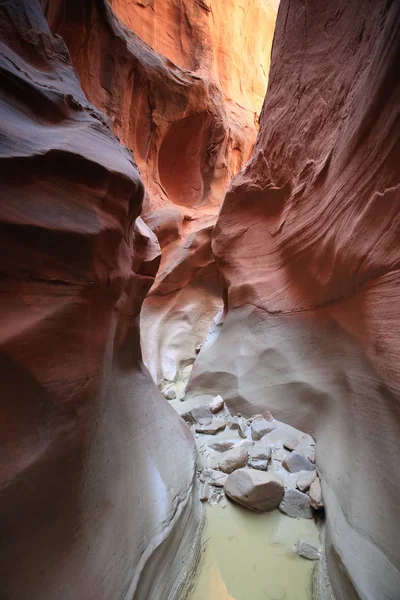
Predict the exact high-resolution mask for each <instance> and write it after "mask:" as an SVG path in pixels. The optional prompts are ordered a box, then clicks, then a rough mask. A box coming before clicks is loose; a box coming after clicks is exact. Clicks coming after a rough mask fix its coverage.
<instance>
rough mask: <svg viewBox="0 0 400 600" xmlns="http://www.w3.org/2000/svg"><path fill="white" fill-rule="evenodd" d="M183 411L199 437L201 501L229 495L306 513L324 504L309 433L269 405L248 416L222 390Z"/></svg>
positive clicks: (264, 507) (255, 505)
mask: <svg viewBox="0 0 400 600" xmlns="http://www.w3.org/2000/svg"><path fill="white" fill-rule="evenodd" d="M182 417H183V418H184V419H185V420H186V421H187V423H188V424H189V425H190V426H191V427H192V430H193V431H194V433H195V435H196V437H197V438H198V446H199V451H200V453H201V461H202V464H201V465H200V466H201V468H200V469H199V479H200V482H201V485H200V499H201V500H202V501H209V502H210V503H211V504H214V503H216V502H220V501H221V500H222V499H223V498H224V496H225V495H226V496H227V497H228V498H230V499H231V500H233V501H234V502H237V503H238V504H240V505H241V506H244V507H246V508H248V509H250V510H253V511H257V512H267V511H271V510H274V509H276V508H278V509H279V510H280V511H281V512H282V513H284V514H285V515H288V516H289V517H293V518H305V519H311V518H312V517H313V514H314V511H319V510H321V509H323V507H324V504H323V500H322V492H321V485H320V480H319V477H318V473H317V469H316V466H315V442H314V440H313V438H312V437H311V436H310V435H308V434H306V433H303V432H302V431H299V430H298V429H295V428H293V427H291V426H290V425H287V424H285V423H282V422H280V421H277V420H276V419H274V418H273V416H272V415H271V413H270V412H269V411H267V412H265V413H264V414H263V415H254V416H252V417H250V418H249V419H246V418H244V417H243V416H242V415H240V414H238V415H235V416H232V415H230V413H229V411H228V410H227V408H226V406H225V404H224V401H223V399H222V398H221V396H216V397H215V398H213V399H212V401H211V402H210V404H209V405H207V406H206V405H200V406H196V407H194V408H192V409H191V410H190V411H188V412H186V413H184V414H183V415H182ZM227 434H228V435H229V437H227ZM207 436H213V437H212V438H208V437H207ZM199 438H201V439H199ZM215 438H217V439H215ZM204 442H205V443H204ZM299 553H300V552H299ZM305 553H306V552H305Z"/></svg>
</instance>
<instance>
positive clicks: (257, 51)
mask: <svg viewBox="0 0 400 600" xmlns="http://www.w3.org/2000/svg"><path fill="white" fill-rule="evenodd" d="M110 5H111V6H112V8H113V10H114V11H115V13H116V15H117V16H118V17H119V18H120V19H121V21H122V22H123V23H124V24H125V25H126V26H127V27H129V28H130V29H131V30H132V31H134V32H135V33H136V34H137V35H138V36H139V37H140V38H141V39H142V40H143V41H144V42H146V44H148V45H149V46H151V47H152V48H154V50H156V51H157V52H159V53H160V54H162V55H163V56H165V57H166V58H168V59H169V60H171V61H172V62H174V63H175V64H176V65H178V66H180V67H183V68H185V69H188V70H190V71H194V72H198V73H200V74H201V75H202V76H203V77H209V78H210V79H211V80H212V81H213V82H214V83H216V84H218V85H220V86H221V89H222V91H223V93H224V95H225V97H226V98H227V99H229V100H231V101H233V102H235V103H237V104H239V105H240V106H242V107H243V108H246V109H247V110H249V111H252V112H253V113H254V112H256V113H257V114H258V113H259V112H260V110H261V106H262V103H263V102H264V97H265V90H266V87H267V83H268V72H269V63H270V54H271V46H272V39H273V35H274V29H275V19H276V13H277V10H278V5H279V1H278V0H224V1H223V2H221V0H195V1H193V2H191V1H189V0H169V1H165V0H146V1H143V0H128V1H127V0H110Z"/></svg>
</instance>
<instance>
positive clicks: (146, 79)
mask: <svg viewBox="0 0 400 600" xmlns="http://www.w3.org/2000/svg"><path fill="white" fill-rule="evenodd" d="M110 5H111V6H112V8H113V9H114V10H115V12H116V15H117V16H118V17H119V18H120V19H121V20H122V22H123V23H125V24H126V25H127V26H128V27H129V29H127V28H126V27H125V28H124V27H123V26H122V24H121V23H120V22H119V21H118V19H117V18H116V17H115V16H114V14H113V13H112V11H111V10H110V8H109V6H108V4H107V2H105V0H102V1H101V2H98V3H95V4H93V2H91V1H89V0H86V1H85V2H82V3H80V4H79V5H77V4H76V2H74V1H72V0H67V1H65V2H58V3H52V4H51V5H50V4H49V5H48V7H47V10H46V15H47V18H48V20H49V23H50V26H51V28H52V30H53V31H54V32H58V33H60V34H61V35H62V36H63V38H64V39H65V41H66V43H67V45H68V48H69V51H70V53H71V58H72V62H73V64H74V66H75V67H76V69H77V70H78V72H79V75H80V78H81V82H82V87H83V89H84V91H85V93H86V94H87V96H88V98H89V99H90V100H91V102H93V104H95V105H96V106H97V107H98V108H100V109H101V110H102V111H103V112H104V113H105V114H106V115H108V117H109V118H110V121H111V125H112V128H113V130H114V132H115V133H116V135H117V136H118V137H119V139H120V141H121V142H122V143H123V144H125V145H126V146H128V147H129V148H130V149H131V150H132V151H133V153H134V156H135V159H136V160H137V164H138V168H139V171H140V173H141V176H142V178H143V181H144V183H145V188H146V194H145V200H144V205H143V210H142V217H143V219H144V220H145V222H146V223H147V224H148V225H149V226H150V228H151V229H152V230H153V231H154V232H155V233H156V235H157V237H158V239H159V242H160V245H161V249H162V258H161V267H160V270H159V272H158V274H157V277H156V282H155V285H154V286H153V288H152V290H151V292H150V294H149V296H148V298H147V299H146V301H145V304H144V309H143V311H142V315H141V318H142V324H143V326H142V339H143V348H144V357H145V362H146V364H147V365H148V367H149V369H150V371H151V373H152V376H153V378H154V379H155V380H156V382H157V383H158V384H159V385H160V386H162V385H163V384H165V383H166V382H167V385H170V384H171V383H172V382H175V381H178V380H180V379H181V377H182V371H183V369H184V368H185V367H186V366H187V365H188V363H190V362H193V360H194V358H195V356H196V352H195V349H196V347H198V346H199V344H200V343H201V342H202V341H203V339H204V337H205V335H206V333H207V330H208V327H209V323H210V321H211V319H212V317H213V316H214V315H215V314H216V313H217V312H218V310H219V309H220V307H221V304H222V299H221V287H220V282H219V276H218V272H217V269H216V267H215V264H214V258H213V255H212V252H211V231H212V228H213V225H214V224H215V221H216V218H217V213H218V210H219V206H220V203H221V200H222V198H223V196H224V193H225V191H226V189H227V187H228V185H229V183H230V181H231V179H232V177H233V176H234V175H235V174H236V173H237V172H238V171H239V170H240V169H241V168H242V167H243V166H244V164H245V162H246V160H247V159H248V158H249V156H250V153H251V150H252V148H253V144H254V141H255V136H256V125H255V111H259V109H260V106H261V101H262V97H263V95H264V92H265V86H266V75H265V73H263V71H262V70H261V69H260V68H259V62H260V61H262V62H263V63H265V64H264V66H265V68H267V65H268V64H269V63H268V61H269V58H268V60H267V59H266V56H267V55H269V48H270V46H271V42H272V30H273V26H274V22H275V14H276V3H270V2H260V0H257V1H256V0H253V1H252V2H251V6H249V7H248V10H246V12H245V13H244V11H243V7H241V4H240V3H239V4H238V5H237V6H236V5H235V6H230V7H225V8H226V9H228V8H229V10H226V11H222V8H221V5H220V3H219V2H215V3H213V4H212V7H211V10H208V9H207V8H205V7H206V4H205V3H200V4H199V3H197V2H194V3H193V2H176V1H175V0H169V1H168V2H150V3H145V4H143V3H142V2H140V3H138V2H124V3H121V2H116V1H113V2H110ZM274 7H275V8H274ZM227 14H229V19H227V18H226V16H227ZM260 14H262V15H264V16H265V19H264V23H265V22H267V23H268V28H266V29H265V28H263V27H261V26H260V24H261V21H260V19H259V18H258V17H259V16H260ZM243 15H246V17H245V16H243ZM142 40H144V42H147V43H149V44H150V46H152V48H154V49H155V50H156V51H154V50H153V49H152V48H151V47H149V46H147V45H146V44H145V43H143V41H142ZM251 44H253V46H252V50H253V51H252V52H251V53H250V52H249V53H247V54H246V52H245V51H244V50H243V51H242V48H249V46H250V45H251ZM214 46H215V49H214ZM232 49H233V50H234V51H232ZM158 52H160V53H158ZM245 57H247V58H246V59H245ZM172 61H173V62H172ZM239 75H240V77H239ZM228 83H229V85H228ZM230 85H231V88H230V87H229V86H230ZM168 382H169V383H168Z"/></svg>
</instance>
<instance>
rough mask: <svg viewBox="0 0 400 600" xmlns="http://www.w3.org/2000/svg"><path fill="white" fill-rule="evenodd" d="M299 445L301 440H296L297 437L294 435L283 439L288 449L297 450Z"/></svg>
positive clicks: (284, 445)
mask: <svg viewBox="0 0 400 600" xmlns="http://www.w3.org/2000/svg"><path fill="white" fill-rule="evenodd" d="M298 445H299V441H298V440H296V438H294V437H289V438H286V439H285V440H284V441H283V447H284V448H287V450H295V449H296V448H297V446H298Z"/></svg>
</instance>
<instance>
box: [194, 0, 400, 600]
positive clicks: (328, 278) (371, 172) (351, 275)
mask: <svg viewBox="0 0 400 600" xmlns="http://www.w3.org/2000/svg"><path fill="white" fill-rule="evenodd" d="M399 23H400V12H399V3H397V2H386V1H384V0H381V1H376V0H374V1H372V0H357V1H354V2H351V3H349V2H345V1H343V2H338V3H320V2H317V1H311V2H301V1H299V2H289V0H283V1H282V2H281V5H280V9H279V16H278V21H277V29H276V34H275V40H274V46H273V55H272V67H271V72H270V80H269V88H268V93H267V96H266V101H265V104H264V107H263V111H262V114H261V120H260V122H261V126H260V133H259V136H258V140H257V143H256V147H255V150H254V154H253V157H252V159H251V161H250V163H249V164H248V165H247V166H246V167H245V169H244V171H243V172H242V173H241V174H240V175H239V176H238V177H236V179H235V180H234V182H233V184H232V186H231V188H230V190H229V192H228V193H227V195H226V198H225V201H224V203H223V206H222V210H221V213H220V216H219V219H218V223H217V226H216V228H215V231H214V235H213V251H214V254H215V257H216V260H217V264H218V267H219V269H220V272H221V274H222V277H223V285H224V288H225V290H226V297H227V306H226V308H227V309H228V315H227V319H226V321H225V323H224V325H223V328H222V332H221V334H220V337H219V338H218V340H217V342H216V343H215V344H214V345H213V346H212V347H211V348H210V349H209V350H207V352H205V353H204V354H203V355H202V353H201V354H200V356H199V358H198V361H197V362H196V364H195V367H194V370H193V373H192V377H193V379H192V382H191V385H190V387H191V392H190V393H191V394H192V395H198V396H200V395H204V394H206V395H207V394H208V395H212V394H213V393H219V392H220V391H221V385H222V386H223V387H224V390H225V396H224V397H226V399H227V400H228V403H230V404H231V406H234V407H236V408H237V409H238V410H240V411H241V412H243V413H245V414H246V413H249V414H253V413H254V412H257V410H258V411H260V410H261V409H262V408H270V409H271V410H272V412H274V413H277V415H278V416H280V417H281V418H282V419H283V420H287V421H289V422H291V423H292V424H294V425H296V424H297V425H299V426H300V427H301V428H307V429H308V430H309V431H311V432H312V433H314V434H315V435H316V437H317V449H318V453H317V459H318V465H319V469H320V471H321V472H322V474H323V485H324V495H325V498H326V505H327V516H328V535H327V542H326V552H327V553H326V558H327V566H328V573H329V577H330V582H331V583H332V585H333V593H334V594H335V597H336V598H339V599H341V600H348V599H349V598H363V599H368V600H375V599H376V598H382V599H385V600H389V599H390V600H395V599H397V598H398V593H399V592H398V590H399V589H400V576H399V571H400V555H399V546H398V543H397V539H396V535H395V534H394V529H393V528H394V527H396V524H398V523H399V522H400V513H399V508H398V502H397V498H398V493H399V491H400V480H399V477H398V473H397V468H396V464H397V461H398V458H399V451H398V448H399V446H398V440H399V439H400V413H399V397H400V375H399V373H400V371H399V369H398V368H397V358H398V355H399V344H398V340H399V337H400V328H399V318H398V305H399V300H400V298H399V295H400V294H399V289H400V288H399V283H400V276H399V264H400V250H399V222H400V216H399V215H400V210H399V202H400V196H399V192H400V171H399V160H400V146H399V134H400V129H399V123H400V120H399V116H400V114H399V111H400V86H399V78H398V69H399V64H400V29H399ZM217 358H218V364H216V360H217ZM320 588H321V586H320ZM321 589H324V590H325V592H326V593H328V590H329V589H330V588H329V585H328V582H327V581H325V583H323V584H322V588H321Z"/></svg>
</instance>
